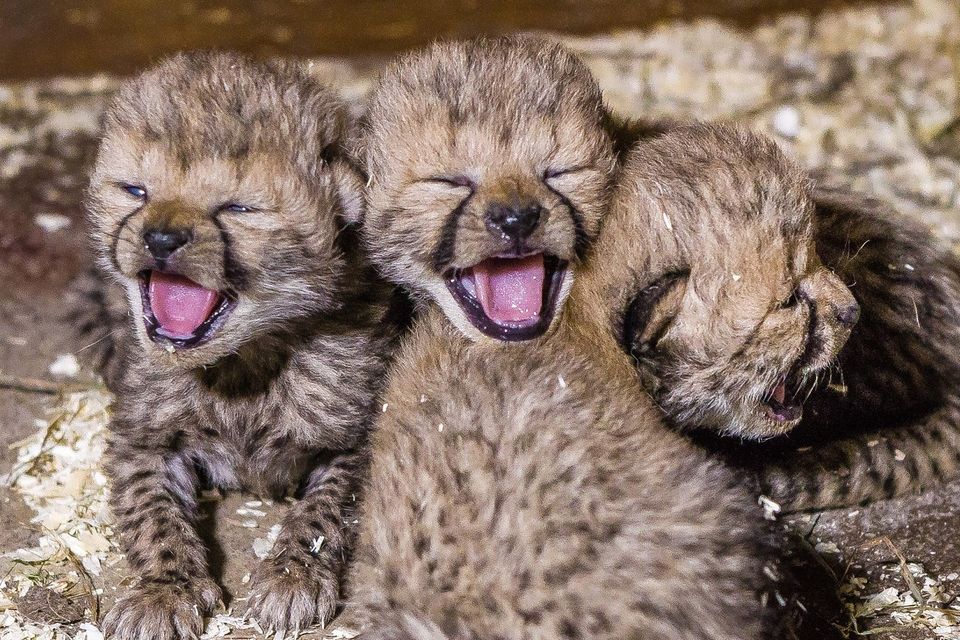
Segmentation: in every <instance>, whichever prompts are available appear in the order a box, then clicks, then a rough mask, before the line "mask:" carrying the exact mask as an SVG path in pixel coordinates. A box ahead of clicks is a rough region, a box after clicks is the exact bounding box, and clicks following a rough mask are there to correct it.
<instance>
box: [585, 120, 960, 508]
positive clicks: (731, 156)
mask: <svg viewBox="0 0 960 640" xmlns="http://www.w3.org/2000/svg"><path fill="white" fill-rule="evenodd" d="M632 126H633V127H634V129H635V130H628V129H629V127H624V126H621V127H620V129H619V131H620V133H621V134H622V137H623V138H624V139H625V140H628V141H629V140H631V139H632V142H629V143H628V144H627V147H628V148H630V145H633V146H632V151H631V152H630V153H629V154H628V155H627V161H626V168H625V170H624V178H623V180H622V184H621V187H620V189H619V192H618V195H617V197H616V205H615V207H614V213H613V214H612V215H611V217H610V219H609V220H608V221H607V222H606V223H605V224H606V225H608V229H605V231H604V233H603V234H602V236H603V239H602V240H601V242H600V243H599V244H598V246H597V248H596V256H597V258H596V259H597V260H598V261H601V260H602V261H603V262H604V263H605V265H606V266H605V267H604V268H605V270H606V271H607V278H608V280H609V281H610V284H609V289H610V296H609V300H608V303H607V305H606V306H608V307H609V308H610V309H611V310H612V311H611V313H612V314H613V318H612V320H611V324H612V325H613V326H615V327H616V330H617V332H618V335H619V336H620V337H621V338H622V340H623V346H624V349H625V350H627V351H629V352H630V353H632V354H633V355H634V356H635V357H636V362H637V365H638V368H639V369H640V371H641V372H642V374H643V377H644V378H645V380H646V381H647V387H648V388H649V389H650V390H651V392H652V393H654V394H655V395H656V397H657V400H658V403H659V404H660V406H661V407H663V408H664V409H665V410H666V413H667V415H668V418H669V419H670V421H671V422H673V423H674V424H675V425H678V426H680V427H681V428H687V429H690V430H697V429H699V430H701V431H703V430H707V431H709V432H712V433H715V434H722V435H734V436H737V438H738V439H737V441H736V442H731V439H727V438H720V439H717V438H709V437H707V438H704V440H705V441H706V442H707V443H708V444H709V445H710V446H711V447H714V448H720V449H722V450H725V451H726V452H727V453H729V455H730V458H731V460H734V461H736V462H737V463H739V464H743V465H745V466H747V467H749V468H750V469H751V470H753V471H757V472H758V473H759V474H760V478H761V488H762V490H763V491H764V493H766V494H767V495H769V496H771V497H772V498H773V499H774V500H776V501H777V502H778V503H780V504H781V506H782V507H784V509H787V510H802V509H812V508H825V507H835V506H844V505H855V504H859V503H863V502H869V501H871V500H875V499H878V498H885V497H892V496H894V495H898V494H901V493H904V492H907V491H912V490H918V489H923V488H927V487H930V486H934V485H936V484H937V483H939V482H942V481H944V480H946V479H950V478H952V477H955V476H956V474H957V473H958V470H960V386H958V384H957V382H956V381H957V380H960V349H958V347H957V345H958V344H960V261H958V260H957V257H956V256H954V255H952V254H951V253H950V252H949V251H946V250H944V249H942V248H940V247H938V245H937V242H936V241H935V239H934V238H933V237H932V236H931V234H930V232H929V231H928V230H926V229H924V228H922V226H921V225H919V224H917V223H915V222H912V221H910V220H908V219H906V218H905V217H903V216H898V215H896V214H895V213H894V212H891V211H889V210H888V209H886V208H884V207H883V206H881V205H880V204H879V203H877V202H873V201H870V200H869V199H866V198H864V197H862V196H857V195H855V194H852V193H849V192H847V191H845V190H843V189H838V188H836V187H825V186H817V185H816V184H815V183H814V182H812V181H810V180H808V179H807V178H805V177H803V175H802V174H801V173H800V170H799V169H798V168H797V167H795V166H794V165H793V164H792V163H790V162H787V161H786V160H785V159H784V157H783V155H782V154H781V153H780V152H779V150H777V148H776V147H775V146H774V145H773V143H772V142H770V141H767V140H764V139H762V138H760V137H758V136H751V135H749V134H745V133H743V132H738V131H736V130H733V129H729V128H725V127H708V126H689V125H687V126H683V125H679V124H676V123H657V124H656V125H650V124H639V125H638V124H634V125H632ZM678 129H679V131H678V132H677V130H678ZM669 131H674V132H676V133H674V134H673V135H670V134H668V135H665V136H661V137H660V138H659V139H657V138H656V136H657V135H660V134H663V133H664V132H669ZM624 132H626V133H624ZM651 139H652V142H650V141H651ZM648 145H649V146H648ZM718 146H722V147H725V148H726V150H727V151H726V152H718ZM737 149H739V152H737ZM667 157H670V158H675V160H674V161H671V162H667V161H666V160H665V159H664V158H667ZM643 158H646V160H641V159H643ZM661 170H662V171H661ZM691 176H695V177H697V178H698V179H699V180H700V183H699V186H696V185H697V184H698V182H697V181H696V180H691ZM677 194H679V195H680V197H679V198H678V197H676V196H677ZM691 194H693V195H697V196H698V197H699V196H701V195H708V196H709V197H710V201H711V202H712V203H713V206H711V207H710V208H702V207H694V206H691V205H689V204H684V202H685V200H686V201H691V202H698V201H693V200H691ZM645 203H646V206H644V204H645ZM642 232H644V233H645V234H646V236H644V233H642ZM741 439H742V440H741ZM758 441H763V442H758Z"/></svg>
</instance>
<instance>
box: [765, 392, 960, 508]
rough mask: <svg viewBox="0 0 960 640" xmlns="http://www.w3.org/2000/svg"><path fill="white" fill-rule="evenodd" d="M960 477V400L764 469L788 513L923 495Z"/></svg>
mask: <svg viewBox="0 0 960 640" xmlns="http://www.w3.org/2000/svg"><path fill="white" fill-rule="evenodd" d="M958 474H960V398H950V399H948V400H947V401H946V402H945V404H944V405H943V406H941V407H938V408H937V409H936V410H935V411H933V412H932V413H930V414H929V415H927V416H926V417H924V418H923V419H920V420H917V421H916V422H913V423H911V424H909V425H905V426H902V427H899V428H895V429H886V430H883V431H880V432H876V433H868V434H858V435H856V436H854V437H851V438H845V439H843V440H837V441H835V442H830V443H827V444H825V445H822V446H820V447H813V448H807V449H805V450H802V451H797V452H794V453H791V454H788V455H787V456H786V457H785V458H782V459H780V460H778V461H777V462H775V463H773V464H771V465H769V466H766V467H765V468H763V470H762V471H761V480H760V484H761V489H762V491H763V492H764V494H765V495H767V496H769V497H770V498H771V499H773V500H774V501H776V502H777V503H778V504H780V506H781V507H782V508H783V509H784V510H785V511H806V510H811V509H828V508H833V507H845V506H853V505H857V504H864V503H867V502H871V501H873V500H879V499H884V498H893V497H895V496H898V495H902V494H906V493H911V492H919V491H924V490H926V489H930V488H932V487H935V486H938V485H939V484H941V483H943V482H945V481H948V480H951V479H953V478H955V477H957V475H958Z"/></svg>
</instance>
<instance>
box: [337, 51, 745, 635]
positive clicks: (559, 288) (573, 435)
mask: <svg viewBox="0 0 960 640" xmlns="http://www.w3.org/2000/svg"><path fill="white" fill-rule="evenodd" d="M601 107H602V103H601V96H600V92H599V90H598V88H597V85H596V83H595V81H594V80H593V78H592V77H591V76H590V74H589V73H588V71H587V70H586V69H585V67H584V66H583V65H582V63H580V62H579V61H578V60H577V59H576V58H575V57H573V56H572V55H571V54H570V53H568V52H567V51H565V50H564V49H562V48H561V47H559V46H558V45H554V44H549V43H546V42H540V41H536V40H525V39H498V40H480V41H472V42H465V43H452V44H441V45H435V46H433V47H431V48H429V49H427V50H424V51H421V52H418V53H414V54H410V55H408V56H406V57H405V58H403V59H401V60H400V61H399V62H397V63H396V64H394V65H393V66H392V67H390V68H389V69H388V70H387V71H386V73H385V75H384V77H383V79H382V81H381V84H380V86H379V88H378V89H377V90H376V92H375V94H374V96H373V101H372V109H371V112H370V114H371V115H370V121H369V125H368V127H369V129H368V131H367V134H368V136H367V144H366V146H365V153H366V156H365V157H366V164H367V166H368V167H369V168H370V191H369V198H368V202H370V203H371V206H370V207H369V209H368V210H367V217H366V224H365V229H364V232H365V241H366V242H367V243H368V245H369V247H370V250H371V253H372V254H373V255H374V256H375V260H376V262H377V264H378V266H379V267H381V268H382V269H383V270H384V272H385V273H388V274H389V275H390V276H391V277H392V278H394V279H396V280H397V281H399V282H401V283H403V284H405V285H407V286H411V287H413V288H415V290H416V291H417V292H418V293H419V294H420V295H421V296H422V298H423V300H424V307H425V310H424V313H423V315H422V316H421V318H420V319H419V321H418V322H417V323H416V325H415V327H414V330H413V332H412V333H411V334H410V335H409V336H408V337H407V339H406V340H405V343H404V346H403V347H402V349H401V351H400V354H399V356H398V359H397V362H396V365H395V368H394V369H393V371H392V372H391V374H390V375H389V378H388V384H387V390H386V392H385V395H384V404H383V407H382V410H383V413H382V415H381V416H380V418H379V420H378V422H377V429H376V430H375V432H374V436H373V441H372V458H371V472H370V478H369V482H368V485H367V490H366V493H365V498H364V506H363V507H362V515H361V518H360V521H361V534H360V542H359V543H358V547H357V555H356V557H355V562H354V565H353V571H352V573H351V579H350V588H351V601H352V604H353V605H355V606H356V607H357V608H358V610H359V612H358V615H359V617H360V618H361V619H367V620H369V621H370V622H369V624H368V627H367V629H366V631H365V632H364V634H363V637H364V638H365V639H369V640H379V639H384V640H385V639H391V640H399V639H405V638H409V639H419V640H425V639H433V638H436V639H440V638H462V639H469V638H596V639H598V640H599V639H605V638H609V639H611V640H612V639H615V638H616V639H622V638H641V637H642V638H665V639H677V640H679V639H687V638H709V639H717V640H719V639H725V640H733V639H738V640H743V639H745V638H755V637H758V635H759V633H760V627H761V617H762V616H761V611H760V605H759V601H758V598H757V597H756V592H757V590H758V589H759V588H760V586H761V580H760V576H761V563H762V558H763V553H762V552H761V545H760V543H759V540H760V539H761V537H762V528H761V524H760V514H759V512H758V509H757V507H756V505H755V504H754V503H753V502H752V501H751V500H750V498H749V497H748V496H747V494H746V492H745V490H744V489H743V488H742V487H740V486H739V485H738V484H737V483H736V480H735V478H734V476H733V474H732V473H731V472H730V471H729V470H727V469H726V468H725V467H723V466H721V465H720V464H719V463H718V462H716V461H709V460H707V459H706V458H705V456H704V455H703V454H702V453H701V452H699V451H698V450H696V449H695V448H694V447H693V446H692V445H690V444H689V443H687V442H686V441H685V440H683V439H682V438H681V437H680V436H678V435H677V434H675V433H673V432H672V431H670V430H669V429H667V428H666V427H665V426H664V425H663V424H661V421H660V418H659V413H658V412H657V410H656V408H655V407H654V406H653V404H652V403H650V402H646V403H638V402H637V397H638V396H641V395H642V393H643V392H642V390H641V389H640V387H639V384H638V382H637V380H636V375H635V373H634V371H633V369H632V367H631V366H630V362H629V359H628V358H627V356H626V355H625V354H624V353H622V351H620V349H619V346H618V344H617V343H616V341H614V340H613V339H612V338H611V337H610V336H609V335H607V334H605V333H604V332H603V331H601V330H599V329H597V328H596V323H595V320H594V319H593V318H594V314H595V311H594V309H595V305H592V304H584V306H583V308H582V309H580V310H579V311H578V312H576V313H575V314H574V312H569V313H570V314H574V315H572V316H570V317H568V311H566V310H565V309H564V307H563V306H561V305H562V304H563V298H564V297H565V293H564V288H566V287H567V286H568V284H567V283H568V282H569V281H570V279H571V278H572V276H573V269H574V268H576V265H577V264H578V256H579V255H581V254H582V253H583V252H584V251H585V250H586V249H587V244H588V241H589V240H590V238H591V237H592V236H593V235H594V233H595V232H596V230H597V228H598V223H599V220H600V216H601V214H602V213H603V212H604V211H605V209H606V204H607V194H608V189H607V186H608V185H609V184H610V180H611V177H612V171H613V166H614V163H613V149H612V146H611V143H610V141H609V139H608V138H606V137H605V135H604V133H603V123H602V109H601ZM438 257H439V258H440V259H439V260H438V259H437V258H438ZM551 263H552V266H551ZM548 329H549V332H548V333H547V335H545V336H542V337H539V338H536V339H534V338H533V336H534V335H536V334H539V333H543V332H545V331H547V330H548ZM490 338H495V339H490ZM521 340H523V342H520V343H519V344H516V342H519V341H521ZM507 342H514V343H515V344H507Z"/></svg>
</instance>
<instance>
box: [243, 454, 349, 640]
mask: <svg viewBox="0 0 960 640" xmlns="http://www.w3.org/2000/svg"><path fill="white" fill-rule="evenodd" d="M364 460H365V455H364V454H363V453H360V452H349V453H342V454H339V455H337V456H336V457H334V458H333V459H332V460H330V461H329V462H326V463H325V464H322V465H318V466H317V467H316V468H315V469H314V470H313V471H312V472H311V473H310V475H309V477H308V479H307V482H306V485H305V488H304V490H303V497H302V498H301V499H300V500H298V501H297V502H295V503H294V504H293V505H291V507H290V510H289V511H288V512H287V514H286V516H285V517H284V519H283V521H282V523H281V529H280V535H279V537H278V538H277V541H276V543H274V545H273V550H272V551H271V554H270V556H269V557H267V558H265V559H264V560H263V561H261V562H260V565H259V566H258V567H257V569H256V571H255V572H254V574H253V576H252V578H251V587H250V614H251V615H253V616H254V617H255V618H256V619H257V621H258V622H259V623H260V625H261V626H262V627H264V629H272V630H300V629H304V628H306V627H308V626H310V625H311V624H312V623H313V622H314V621H316V622H319V623H320V624H321V625H325V624H326V623H327V622H329V621H330V620H331V619H332V618H333V616H334V613H336V609H337V603H338V600H339V595H340V578H341V574H342V571H343V568H344V565H345V563H346V559H347V556H348V555H349V552H350V549H351V546H352V543H353V530H352V529H353V524H352V523H353V520H354V518H355V517H356V516H355V505H356V497H357V492H358V490H359V480H360V475H361V473H362V472H363V464H364Z"/></svg>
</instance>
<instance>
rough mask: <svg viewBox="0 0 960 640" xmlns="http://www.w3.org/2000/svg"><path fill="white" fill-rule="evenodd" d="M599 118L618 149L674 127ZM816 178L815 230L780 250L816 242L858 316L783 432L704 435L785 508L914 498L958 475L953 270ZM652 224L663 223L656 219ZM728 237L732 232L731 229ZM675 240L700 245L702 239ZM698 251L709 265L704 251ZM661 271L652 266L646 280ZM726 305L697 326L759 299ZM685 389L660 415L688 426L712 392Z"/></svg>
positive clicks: (901, 222) (929, 240)
mask: <svg viewBox="0 0 960 640" xmlns="http://www.w3.org/2000/svg"><path fill="white" fill-rule="evenodd" d="M608 122H609V126H610V127H611V131H612V135H613V136H614V138H615V139H616V140H617V142H618V148H621V149H625V150H629V149H631V148H632V147H633V146H634V145H636V144H637V143H638V141H644V140H647V141H649V140H650V139H653V138H656V137H657V136H660V135H663V134H664V133H666V132H668V131H671V130H673V129H676V128H677V127H682V126H683V125H681V124H679V123H676V122H668V121H642V120H632V121H628V120H623V119H620V118H617V117H616V116H611V118H610V120H609V121H608ZM641 144H642V142H641ZM794 171H795V170H794ZM795 181H796V182H797V183H798V184H799V183H800V182H801V181H797V180H796V179H795ZM825 182H829V183H832V184H831V186H817V185H816V183H813V184H812V185H811V186H810V191H809V196H808V198H809V200H810V201H812V202H813V207H814V208H813V214H812V218H811V220H812V227H811V229H810V230H809V232H808V233H807V234H806V235H804V236H802V237H800V238H798V239H794V240H791V241H790V242H788V243H787V244H786V245H785V247H784V249H785V250H790V249H794V250H795V249H796V248H797V247H800V246H802V245H803V244H807V245H809V243H810V242H811V241H812V243H813V247H814V250H815V251H816V254H817V256H818V257H819V258H820V259H821V260H822V262H823V264H824V265H825V266H826V267H827V268H828V269H830V270H831V271H832V272H833V273H834V274H836V276H837V278H839V280H840V281H841V282H842V283H843V284H844V285H846V286H847V287H848V288H849V290H850V292H851V293H852V294H853V297H854V298H855V299H856V301H857V303H858V306H859V308H860V315H859V321H858V323H857V325H856V326H855V327H854V328H853V330H852V331H851V333H850V337H849V339H848V341H847V343H846V346H844V347H843V348H842V349H841V350H840V351H839V353H838V354H837V358H836V360H835V361H834V362H833V363H831V365H830V367H829V368H828V369H827V370H826V371H825V372H823V373H822V374H821V375H820V376H819V378H820V380H819V382H820V384H818V385H817V386H816V387H815V388H812V389H811V390H810V392H809V397H808V399H807V401H806V410H805V416H804V418H803V420H802V421H801V422H800V423H799V425H798V426H797V427H796V428H795V429H793V430H792V431H791V432H790V434H789V436H787V437H781V438H774V439H772V440H769V441H766V442H762V443H752V442H742V441H737V442H735V443H734V442H731V441H729V440H726V439H724V440H716V439H710V438H707V439H705V440H706V442H707V444H708V445H709V446H711V447H714V448H719V449H721V450H722V451H724V452H725V453H727V454H729V457H730V459H731V460H733V461H735V462H736V463H737V464H741V465H744V466H747V467H748V468H750V469H751V470H752V471H756V472H757V473H759V475H760V477H761V488H762V490H763V491H764V492H765V493H767V494H768V495H769V496H771V497H772V498H773V499H774V500H776V501H777V502H778V503H780V504H781V506H782V507H783V508H784V509H785V510H788V511H791V510H805V509H818V508H827V507H840V506H849V505H856V504H863V503H867V502H871V501H873V500H877V499H883V498H890V497H894V496H897V495H901V494H903V493H908V492H912V491H918V490H923V489H927V488H930V487H933V486H936V485H937V484H939V483H941V482H943V481H946V480H950V479H953V478H955V477H956V476H957V473H958V469H960V411H958V408H957V407H958V405H960V401H958V397H960V394H958V391H960V383H958V382H957V381H958V380H960V349H958V347H957V345H958V344H960V261H958V259H957V256H956V255H955V253H953V252H951V251H949V250H948V249H945V248H943V247H941V246H940V243H939V242H938V241H937V240H936V239H935V238H934V237H933V236H932V234H931V233H930V231H929V230H928V229H926V228H924V227H923V225H920V224H918V223H916V222H915V221H912V220H909V219H908V218H906V217H904V216H902V215H898V214H897V213H896V212H894V211H891V210H890V208H889V207H887V206H884V205H883V204H882V203H880V202H877V201H875V200H872V199H869V198H866V197H864V196H861V195H858V194H855V193H852V192H850V191H849V190H848V189H845V188H844V187H842V186H838V185H837V184H836V182H837V181H836V179H835V178H834V179H827V180H825ZM731 193H733V192H732V191H731ZM743 208H745V209H749V208H750V207H749V206H744V207H743ZM623 224H624V223H623V222H614V223H611V226H612V227H614V229H613V230H611V232H610V233H609V235H611V236H613V235H616V234H617V233H621V234H622V233H624V229H625V227H624V226H623ZM653 224H654V225H655V228H659V226H660V221H657V220H653ZM618 225H619V226H618ZM731 230H732V231H733V232H736V233H741V232H742V230H741V227H740V226H739V224H738V223H735V224H734V225H733V227H732V229H731ZM680 232H681V233H683V234H684V235H690V236H691V237H692V238H693V240H694V242H693V245H694V247H696V246H697V245H696V240H697V237H698V236H697V234H698V233H700V232H698V231H691V230H690V229H681V230H680ZM711 233H712V232H711ZM632 237H633V238H636V237H639V233H637V234H636V235H634V236H632ZM651 250H656V251H657V252H659V253H660V254H664V255H666V256H671V255H672V253H671V252H670V251H666V252H664V251H663V247H662V246H659V245H657V244H656V243H654V244H653V245H651V246H650V247H649V248H645V247H642V246H639V245H638V244H637V243H636V242H633V243H632V244H631V242H630V241H627V242H625V243H623V245H622V246H621V247H619V248H614V247H613V246H612V243H610V244H608V245H604V248H602V249H600V250H599V252H602V253H603V255H604V258H603V259H604V260H610V261H611V263H616V262H617V256H622V255H629V254H633V255H646V253H647V252H650V251H651ZM700 251H701V252H702V253H703V255H704V256H705V257H706V258H707V259H714V256H713V254H714V253H715V252H716V250H715V249H714V248H712V247H711V246H710V244H707V243H704V244H703V245H702V246H700ZM691 253H692V254H693V255H696V253H695V251H692V252H691ZM668 259H669V258H668ZM757 265H760V266H761V268H763V267H762V265H761V263H760V262H759V261H758V262H757ZM671 271H675V269H673V268H664V269H661V270H660V271H659V272H656V271H654V272H653V274H652V277H651V280H655V279H656V277H657V273H660V275H661V276H662V275H664V274H669V273H671ZM736 271H741V269H739V268H738V269H736ZM767 275H769V274H767ZM731 297H732V298H733V300H732V302H733V304H729V305H726V306H723V305H720V304H717V305H715V306H714V307H713V308H710V307H706V308H704V309H703V311H702V313H703V316H702V321H704V322H711V320H710V319H711V318H722V317H724V315H726V321H727V322H731V321H741V320H742V319H743V318H744V317H745V312H744V310H743V308H744V307H745V306H747V307H748V306H749V305H752V304H754V299H755V298H758V297H762V295H761V294H760V293H759V292H758V291H755V290H754V291H751V290H746V291H745V292H744V293H742V294H739V297H737V295H733V296H731ZM771 350H772V349H771ZM654 360H655V358H654ZM762 360H763V354H761V355H760V356H758V357H757V358H753V359H750V360H747V361H744V360H743V359H741V360H740V361H737V362H735V363H731V364H723V365H721V366H720V368H719V369H720V371H721V376H730V377H733V378H735V377H736V376H737V375H743V374H752V373H753V372H754V371H755V369H756V367H757V366H758V364H759V363H760V362H762ZM639 362H640V363H641V364H643V362H644V359H641V360H640V361H639ZM648 362H649V360H648ZM734 365H735V366H734ZM724 368H726V369H725V372H724ZM654 384H656V382H654ZM668 386H669V385H668ZM685 390H686V391H687V392H688V393H687V394H686V396H685V397H686V398H688V401H687V402H686V403H684V401H683V400H682V399H681V401H680V402H679V404H678V405H677V406H674V407H673V409H672V410H671V409H668V413H670V414H671V415H672V416H673V417H674V419H675V420H677V421H678V422H679V423H680V424H682V425H687V426H690V425H693V424H695V422H696V420H697V419H702V416H703V415H705V414H706V413H709V411H708V410H707V409H706V407H708V406H710V405H712V404H713V403H714V402H715V396H714V395H713V394H712V393H711V388H710V387H709V386H708V385H700V387H699V389H698V386H697V385H692V386H691V387H690V388H687V389H685ZM680 395H682V394H680ZM721 411H728V407H727V406H722V407H721ZM721 431H724V429H721ZM739 435H747V436H750V434H749V433H748V434H743V433H740V434H739Z"/></svg>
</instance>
